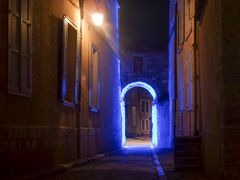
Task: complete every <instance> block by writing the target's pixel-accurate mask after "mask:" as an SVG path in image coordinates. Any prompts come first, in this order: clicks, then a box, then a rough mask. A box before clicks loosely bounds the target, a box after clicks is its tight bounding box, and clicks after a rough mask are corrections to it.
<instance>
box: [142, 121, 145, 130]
mask: <svg viewBox="0 0 240 180" xmlns="http://www.w3.org/2000/svg"><path fill="white" fill-rule="evenodd" d="M142 130H145V121H144V120H143V119H142Z"/></svg>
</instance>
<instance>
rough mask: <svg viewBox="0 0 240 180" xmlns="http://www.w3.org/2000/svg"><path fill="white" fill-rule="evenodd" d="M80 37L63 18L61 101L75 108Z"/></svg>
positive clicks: (73, 26) (71, 24) (76, 30)
mask: <svg viewBox="0 0 240 180" xmlns="http://www.w3.org/2000/svg"><path fill="white" fill-rule="evenodd" d="M79 45H80V35H79V32H78V29H77V27H76V26H75V25H74V24H73V23H71V21H70V20H69V19H68V18H67V17H66V16H64V17H63V61H62V101H63V103H64V105H67V106H75V105H76V103H77V102H78V89H79V72H78V69H80V67H79V61H80V52H79V51H80V47H79Z"/></svg>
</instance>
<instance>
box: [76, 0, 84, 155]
mask: <svg viewBox="0 0 240 180" xmlns="http://www.w3.org/2000/svg"><path fill="white" fill-rule="evenodd" d="M83 4H84V0H80V1H79V13H80V29H79V34H80V47H79V48H80V49H79V52H80V63H79V67H78V68H79V72H80V73H79V76H80V77H79V88H78V102H77V113H76V119H77V120H76V124H77V157H78V158H79V159H80V158H81V114H80V113H81V95H82V93H81V92H82V91H81V83H82V80H81V77H82V71H81V68H82V37H83V36H82V20H83V9H84V8H83Z"/></svg>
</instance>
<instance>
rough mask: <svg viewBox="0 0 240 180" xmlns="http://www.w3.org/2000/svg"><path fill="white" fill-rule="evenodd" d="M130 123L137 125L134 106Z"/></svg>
mask: <svg viewBox="0 0 240 180" xmlns="http://www.w3.org/2000/svg"><path fill="white" fill-rule="evenodd" d="M132 125H133V126H136V125H137V110H136V107H135V106H132Z"/></svg>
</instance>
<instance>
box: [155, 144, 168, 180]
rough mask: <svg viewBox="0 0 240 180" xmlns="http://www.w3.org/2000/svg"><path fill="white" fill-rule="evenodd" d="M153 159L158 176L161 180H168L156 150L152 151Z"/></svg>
mask: <svg viewBox="0 0 240 180" xmlns="http://www.w3.org/2000/svg"><path fill="white" fill-rule="evenodd" d="M152 158H153V164H154V167H155V170H156V172H157V176H158V178H159V179H160V180H166V179H167V176H166V174H165V172H164V170H163V168H162V166H161V164H160V161H159V159H158V156H157V154H156V152H155V149H154V148H153V149H152Z"/></svg>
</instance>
